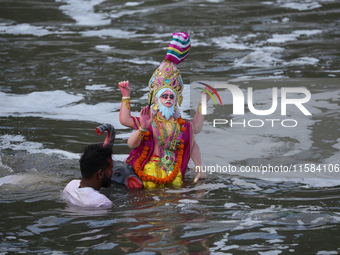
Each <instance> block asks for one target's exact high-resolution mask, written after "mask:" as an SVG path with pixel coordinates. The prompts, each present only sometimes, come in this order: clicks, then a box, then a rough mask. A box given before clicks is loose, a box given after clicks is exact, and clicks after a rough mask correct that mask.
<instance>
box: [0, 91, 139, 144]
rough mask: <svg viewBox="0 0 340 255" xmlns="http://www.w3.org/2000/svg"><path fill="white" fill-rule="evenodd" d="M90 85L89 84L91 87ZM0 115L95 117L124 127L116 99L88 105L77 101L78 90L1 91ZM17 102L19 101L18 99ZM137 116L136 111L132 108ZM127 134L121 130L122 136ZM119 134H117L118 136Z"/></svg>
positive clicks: (117, 126)
mask: <svg viewBox="0 0 340 255" xmlns="http://www.w3.org/2000/svg"><path fill="white" fill-rule="evenodd" d="M90 88H91V87H90ZM0 99H1V100H0V108H3V109H4V110H3V111H1V112H0V116H4V117H6V116H20V117H40V118H47V119H57V120H79V121H94V122H97V123H111V124H112V125H113V126H114V127H115V128H117V129H126V128H127V127H125V126H123V125H121V124H120V122H119V110H120V106H121V102H119V103H98V104H96V105H89V104H85V103H80V101H81V100H83V99H84V96H83V95H81V94H76V95H71V94H69V93H66V92H65V91H60V90H56V91H45V92H33V93H30V94H26V95H16V94H9V93H3V92H0ZM18 102H20V104H19V103H18ZM131 114H132V115H133V116H139V112H132V113H131ZM123 136H126V134H122V137H123ZM118 137H119V138H120V136H117V138H118Z"/></svg>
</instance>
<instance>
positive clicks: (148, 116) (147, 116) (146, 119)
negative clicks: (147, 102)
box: [140, 106, 153, 129]
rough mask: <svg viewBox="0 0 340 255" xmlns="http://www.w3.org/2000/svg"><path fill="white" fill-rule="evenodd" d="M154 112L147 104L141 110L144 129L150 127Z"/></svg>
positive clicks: (141, 122) (141, 121)
mask: <svg viewBox="0 0 340 255" xmlns="http://www.w3.org/2000/svg"><path fill="white" fill-rule="evenodd" d="M152 117H153V116H152V113H151V111H150V109H149V106H145V107H144V108H143V109H142V110H141V111H140V125H141V127H142V128H143V129H148V128H149V127H150V125H151V122H152Z"/></svg>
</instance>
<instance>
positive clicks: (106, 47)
mask: <svg viewBox="0 0 340 255" xmlns="http://www.w3.org/2000/svg"><path fill="white" fill-rule="evenodd" d="M95 48H96V49H97V50H99V51H108V50H111V49H113V48H114V47H111V46H109V45H96V47H95Z"/></svg>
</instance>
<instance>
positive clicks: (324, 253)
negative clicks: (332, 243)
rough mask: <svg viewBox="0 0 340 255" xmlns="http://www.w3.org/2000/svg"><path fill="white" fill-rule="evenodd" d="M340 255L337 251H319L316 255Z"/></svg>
mask: <svg viewBox="0 0 340 255" xmlns="http://www.w3.org/2000/svg"><path fill="white" fill-rule="evenodd" d="M334 254H339V253H338V252H337V251H318V252H317V253H316V255H334Z"/></svg>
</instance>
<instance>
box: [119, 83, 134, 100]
mask: <svg viewBox="0 0 340 255" xmlns="http://www.w3.org/2000/svg"><path fill="white" fill-rule="evenodd" d="M118 87H119V89H120V91H121V92H122V95H123V97H130V94H131V88H130V85H129V81H121V82H119V83H118Z"/></svg>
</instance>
